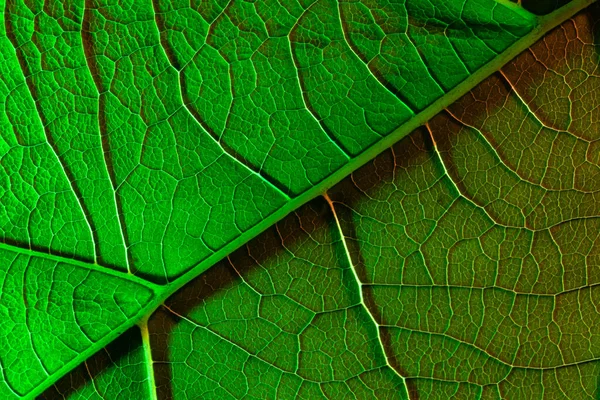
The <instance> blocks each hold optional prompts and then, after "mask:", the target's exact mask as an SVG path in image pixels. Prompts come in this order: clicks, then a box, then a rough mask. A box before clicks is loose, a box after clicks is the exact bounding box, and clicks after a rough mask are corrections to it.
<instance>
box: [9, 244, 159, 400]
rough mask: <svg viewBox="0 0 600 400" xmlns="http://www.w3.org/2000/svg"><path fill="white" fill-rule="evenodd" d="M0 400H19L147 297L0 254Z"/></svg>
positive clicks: (99, 276) (105, 277)
mask: <svg viewBox="0 0 600 400" xmlns="http://www.w3.org/2000/svg"><path fill="white" fill-rule="evenodd" d="M0 265H1V266H2V273H0V288H1V290H0V321H2V324H1V325H0V349H2V352H1V353H0V372H1V373H0V398H3V399H13V398H20V397H23V396H25V395H27V393H29V392H31V391H32V390H33V389H34V388H36V387H37V386H39V385H40V384H42V383H43V382H45V381H47V380H48V379H52V378H51V377H52V376H54V375H55V374H57V373H59V372H60V371H61V368H63V367H64V366H65V364H67V363H68V362H70V361H71V360H73V359H74V358H76V357H78V356H79V354H80V353H82V352H84V351H86V350H88V349H90V348H92V347H94V346H96V345H97V343H98V342H99V341H100V340H101V339H102V338H104V337H105V336H106V335H107V334H108V333H110V332H112V331H115V330H119V329H120V326H121V325H122V324H124V323H126V322H127V321H128V320H129V319H131V318H133V317H135V316H136V315H137V314H138V313H139V310H140V309H141V308H143V307H144V306H145V305H147V304H148V303H149V302H150V301H151V300H152V299H153V298H154V294H153V292H152V291H151V290H150V289H148V288H147V287H145V286H142V285H141V284H138V283H135V282H132V281H129V280H127V279H124V278H120V277H117V276H113V275H109V274H106V273H104V272H101V271H97V270H90V269H88V268H85V267H81V266H75V265H71V264H68V263H65V262H60V261H56V260H53V259H48V258H41V257H35V256H30V255H27V254H23V253H19V252H14V251H10V250H8V249H5V248H2V249H0Z"/></svg>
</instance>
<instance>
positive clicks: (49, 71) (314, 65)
mask: <svg viewBox="0 0 600 400" xmlns="http://www.w3.org/2000/svg"><path fill="white" fill-rule="evenodd" d="M304 3H306V2H301V3H297V2H291V3H289V4H286V5H285V6H284V5H282V4H280V2H278V1H275V0H273V1H261V2H259V3H251V2H243V1H238V2H225V1H217V2H200V3H198V4H195V3H194V2H192V4H190V3H189V2H187V1H186V2H178V1H177V2H171V1H169V2H161V1H156V2H150V1H143V2H126V3H123V2H116V1H114V2H107V3H104V2H99V1H88V2H86V3H85V4H84V2H81V3H71V2H67V3H64V2H62V1H54V2H52V1H51V2H44V3H42V2H38V3H34V4H29V3H25V2H21V1H16V2H7V3H6V4H5V6H4V7H3V9H4V10H5V12H4V15H3V18H4V24H2V29H3V35H2V39H1V40H0V54H1V55H2V62H1V63H0V75H1V76H2V87H1V88H0V97H1V102H2V104H3V105H4V109H5V112H4V113H3V114H2V118H1V121H0V123H1V124H2V129H1V131H2V132H3V133H2V141H1V144H0V149H2V150H1V151H2V153H1V154H2V155H3V156H2V165H3V167H4V173H3V174H2V176H1V179H2V182H3V184H2V188H3V189H2V192H1V194H0V195H1V200H2V204H3V208H2V209H1V210H0V212H1V214H0V221H1V225H0V237H1V238H2V240H3V241H5V242H11V243H15V244H16V245H18V246H25V247H32V248H40V249H47V251H50V252H52V253H55V254H63V255H67V256H69V257H76V258H79V259H82V260H85V261H89V262H97V263H99V264H101V265H105V266H108V267H112V268H116V269H119V270H123V271H130V272H132V273H134V274H136V275H139V276H144V277H148V278H150V279H152V280H155V281H160V282H167V281H169V280H172V279H173V278H174V277H176V276H179V275H180V274H181V273H183V272H185V271H187V270H188V269H189V268H191V267H192V266H194V265H196V264H197V263H198V262H200V261H202V260H204V259H206V258H207V257H208V256H210V255H211V254H213V253H214V252H215V251H217V250H219V249H220V248H222V247H223V246H225V245H226V244H228V243H229V242H231V241H232V240H233V239H235V238H236V237H237V236H239V235H240V234H241V233H242V232H246V231H248V230H251V229H252V228H253V227H254V226H255V225H256V224H257V223H258V222H260V221H261V220H263V219H264V218H265V217H266V216H268V215H270V214H272V213H273V212H274V211H276V210H277V209H279V208H281V207H282V206H284V205H285V204H286V202H288V201H289V200H290V197H295V196H298V195H300V194H301V193H303V192H305V191H306V190H308V189H309V188H311V187H312V186H313V185H315V184H317V183H319V182H321V181H322V180H323V179H325V178H326V177H328V176H329V175H331V174H332V173H333V172H334V171H336V170H338V169H339V168H341V167H342V166H344V165H346V164H348V163H349V162H350V161H351V160H352V159H353V158H354V157H355V156H357V155H358V154H360V153H361V152H363V151H364V150H365V149H366V148H367V147H369V146H371V145H373V144H374V143H375V142H377V141H378V140H380V139H381V138H382V137H384V136H386V135H387V134H389V133H391V132H392V131H394V130H395V129H396V128H397V127H398V126H400V125H402V124H403V123H404V122H406V121H407V120H409V119H410V118H411V117H412V116H414V115H415V113H418V112H419V111H420V110H422V109H423V108H425V107H426V106H428V105H430V104H431V103H432V102H433V101H434V100H436V99H438V98H440V97H441V96H443V95H444V93H446V92H448V91H449V90H450V89H452V88H453V87H455V86H456V85H457V84H459V83H460V82H462V81H464V80H465V79H466V78H468V77H469V75H470V73H471V72H473V71H475V70H477V69H478V68H480V67H481V66H483V65H484V64H485V63H487V62H489V61H491V60H493V59H494V58H495V57H496V56H497V55H498V54H499V53H501V52H502V51H503V50H505V49H506V48H507V47H508V46H510V45H511V44H512V43H514V42H515V41H516V40H517V39H519V38H520V37H522V36H524V35H525V34H527V33H528V32H529V31H531V30H532V29H533V27H534V19H533V17H532V16H530V15H529V14H527V13H525V12H519V11H517V10H516V9H513V8H509V7H506V6H502V5H499V4H497V3H495V2H494V1H493V0H478V1H474V0H468V1H454V2H446V1H434V2H431V3H430V2H423V1H418V0H413V1H408V2H406V3H387V2H381V3H380V2H376V1H365V2H362V3H357V2H348V3H346V2H341V3H339V4H338V3H337V2H334V1H324V0H323V1H318V2H314V3H312V4H311V3H306V4H304Z"/></svg>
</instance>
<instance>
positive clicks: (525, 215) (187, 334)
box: [148, 6, 600, 399]
mask: <svg viewBox="0 0 600 400" xmlns="http://www.w3.org/2000/svg"><path fill="white" fill-rule="evenodd" d="M598 10H600V9H599V8H598V7H597V6H596V7H594V8H590V9H589V10H587V11H586V12H583V13H581V14H579V15H578V16H576V17H575V18H573V19H572V20H570V21H568V22H566V23H565V24H563V25H562V26H561V27H560V28H559V29H556V30H555V31H553V32H552V33H550V34H549V35H547V36H546V38H545V39H544V40H543V41H540V42H539V43H538V44H536V45H535V46H533V47H532V48H531V49H530V51H528V52H525V53H524V54H523V55H521V56H520V57H518V58H517V59H516V60H515V61H514V62H513V63H511V64H510V65H509V66H508V67H506V68H504V69H503V70H502V71H500V72H499V73H497V74H495V75H494V76H492V77H490V78H489V79H487V80H486V81H485V82H483V83H482V84H480V85H479V86H478V87H477V88H476V89H474V90H473V91H471V93H469V94H468V95H466V96H464V97H463V98H462V99H460V100H459V101H458V102H456V103H455V104H454V105H452V106H451V107H449V108H448V110H447V111H444V112H442V113H440V114H439V115H438V116H436V117H435V118H433V119H432V120H431V121H430V122H429V123H428V124H427V126H425V127H422V128H420V129H418V130H416V131H414V132H413V133H412V134H411V135H410V136H409V137H407V138H405V139H404V140H402V141H401V142H400V143H398V144H396V145H395V146H393V147H392V148H391V149H389V150H388V151H387V152H385V153H383V154H382V155H380V156H379V157H377V158H376V159H375V160H374V161H372V162H371V163H369V164H368V165H366V166H365V167H363V168H362V169H360V170H358V171H357V172H355V173H353V174H352V175H351V176H350V177H349V178H348V179H346V180H345V181H343V182H342V183H340V184H339V185H337V186H336V187H334V188H333V189H331V190H330V191H329V193H328V194H327V196H326V198H325V200H323V199H318V200H315V201H313V202H312V203H310V204H309V205H307V206H304V207H302V208H300V209H298V210H297V212H296V213H294V214H291V215H290V216H288V217H287V218H286V219H284V220H283V221H281V222H280V223H278V224H277V225H275V226H274V227H273V228H272V229H270V230H268V231H267V232H265V233H264V234H263V235H261V236H260V237H258V238H257V239H255V240H253V241H251V242H250V243H249V244H248V245H247V246H246V247H245V248H243V249H241V250H239V251H237V252H235V253H233V254H232V255H231V256H230V257H229V258H228V259H226V260H224V261H223V262H221V263H219V264H217V265H216V266H215V267H213V268H212V269H211V270H209V271H207V272H205V273H204V274H203V275H202V276H200V277H199V278H197V279H196V280H194V281H192V282H191V283H190V284H188V285H187V286H185V287H184V288H183V289H182V290H180V291H179V292H178V293H177V294H175V295H174V296H173V297H172V298H171V299H169V300H168V301H167V302H166V303H165V304H164V306H162V307H161V308H160V309H159V310H158V311H157V312H156V313H155V314H154V315H153V316H152V317H151V318H150V321H149V325H148V326H149V330H150V343H151V346H152V358H153V360H154V364H153V370H154V375H155V379H156V388H157V397H158V398H175V399H177V398H190V397H195V396H197V397H202V398H219V399H224V398H252V397H254V398H311V399H312V398H330V399H336V398H340V399H341V398H349V397H350V398H352V397H355V398H396V397H397V398H406V397H410V398H432V399H448V398H464V399H471V398H486V399H488V398H489V399H493V398H498V399H499V398H506V399H515V398H527V399H545V398H563V397H567V398H577V399H585V398H596V397H597V396H598V387H597V379H598V376H599V374H600V363H599V362H598V357H599V355H600V340H599V339H598V337H599V335H600V330H599V328H598V327H599V326H600V314H599V313H598V308H599V307H598V304H599V301H600V297H599V296H600V292H598V291H597V289H598V280H599V279H600V274H599V273H598V269H599V268H600V238H599V236H600V235H599V232H600V225H599V224H600V222H599V221H600V219H598V217H599V215H600V208H599V207H600V206H599V205H600V202H598V201H597V199H596V196H597V192H598V187H597V185H598V182H599V180H598V175H597V174H598V170H599V168H600V167H599V161H600V159H599V158H598V157H597V154H598V152H597V151H596V146H597V144H596V143H597V142H598V139H600V137H599V134H600V129H598V128H599V127H598V123H599V120H598V118H596V113H597V109H598V107H597V102H598V101H599V99H600V97H599V92H598V89H599V88H600V85H598V83H596V82H595V79H597V76H598V72H597V71H598V69H597V68H598V67H597V64H593V63H591V62H590V61H594V62H596V63H597V60H598V45H597V44H595V42H594V40H595V39H594V36H595V29H596V27H597V25H596V24H597V21H598V18H596V16H597V15H598ZM558 49H562V52H559V51H557V50H558ZM573 71H576V72H573ZM574 74H578V75H575V76H581V74H584V76H586V79H581V80H574V78H572V77H573V76H574ZM551 94H554V95H553V96H552V95H551ZM563 104H567V105H569V107H566V108H565V107H563V106H561V105H563Z"/></svg>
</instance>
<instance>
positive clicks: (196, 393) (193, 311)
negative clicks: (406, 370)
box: [148, 200, 407, 399]
mask: <svg viewBox="0 0 600 400" xmlns="http://www.w3.org/2000/svg"><path fill="white" fill-rule="evenodd" d="M359 290H360V289H359V286H358V283H357V282H356V280H355V279H354V275H353V272H352V269H351V268H350V265H349V264H348V262H347V258H345V257H344V252H343V248H342V246H341V243H340V236H339V232H338V231H337V230H336V229H335V224H333V218H332V214H331V210H330V209H329V206H328V205H327V203H326V202H324V201H323V200H317V201H314V202H312V203H310V204H309V205H307V206H304V207H302V208H300V209H299V210H298V211H297V212H296V213H295V214H291V215H290V216H288V217H287V218H286V219H284V220H283V221H282V222H280V223H278V224H277V225H276V226H275V227H273V228H271V229H270V230H268V231H266V232H265V233H264V234H263V235H262V236H260V237H259V238H258V239H256V240H254V241H252V242H250V244H248V245H247V246H246V247H245V248H244V249H241V250H240V251H238V252H236V253H234V254H233V255H232V256H231V257H230V258H229V259H228V260H225V261H223V262H222V263H219V264H217V265H215V266H214V267H213V268H211V269H210V270H209V271H207V272H206V273H205V274H204V275H201V276H200V277H199V278H197V279H196V280H194V281H192V282H191V283H190V284H189V285H187V286H186V287H184V289H183V290H181V291H180V292H178V293H177V294H176V295H174V296H173V297H171V298H170V299H169V300H168V301H167V302H166V303H165V305H164V306H163V307H161V308H160V309H159V310H158V311H157V312H156V313H155V314H154V315H153V316H152V317H151V319H150V321H149V324H148V325H149V330H150V338H151V343H152V349H153V359H154V362H155V364H154V371H155V374H156V386H157V394H158V398H160V399H166V398H173V399H187V398H205V399H239V398H261V399H265V398H284V399H292V398H303V399H319V398H340V399H341V398H361V399H368V398H372V399H376V398H380V399H382V398H386V399H392V398H399V399H402V398H407V397H406V390H405V387H404V382H403V379H402V378H401V377H400V376H399V375H398V374H397V373H396V372H395V371H394V370H393V369H392V368H391V367H390V366H389V365H388V364H387V363H386V359H385V356H384V353H383V348H382V346H381V343H380V341H379V338H378V334H377V328H376V326H375V325H374V324H373V322H372V320H371V319H370V316H369V314H368V312H367V310H366V309H365V308H364V307H363V305H362V303H361V297H360V294H359V293H360V292H359Z"/></svg>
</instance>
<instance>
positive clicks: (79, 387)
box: [39, 328, 150, 400]
mask: <svg viewBox="0 0 600 400" xmlns="http://www.w3.org/2000/svg"><path fill="white" fill-rule="evenodd" d="M90 380H93V382H94V384H93V385H89V384H88V381H90ZM148 388H149V387H148V374H147V373H146V366H145V359H144V351H143V348H142V340H141V336H140V331H139V329H137V328H132V329H130V330H129V331H127V332H125V333H124V334H123V335H121V336H119V338H118V339H116V340H115V341H114V342H112V343H111V344H109V345H108V346H107V347H106V348H105V349H103V350H101V351H100V352H98V353H96V354H94V355H93V356H92V357H90V358H89V359H88V360H87V361H86V362H85V363H84V364H82V365H80V366H79V367H77V368H75V369H74V370H73V371H71V373H69V374H68V375H66V376H65V377H64V378H62V379H60V380H59V381H58V382H56V384H54V386H52V387H51V388H49V389H48V390H46V391H45V392H44V393H43V394H42V395H41V396H40V397H39V399H40V400H66V399H69V400H79V399H81V400H134V399H139V400H142V399H148V398H150V397H149V393H148Z"/></svg>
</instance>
